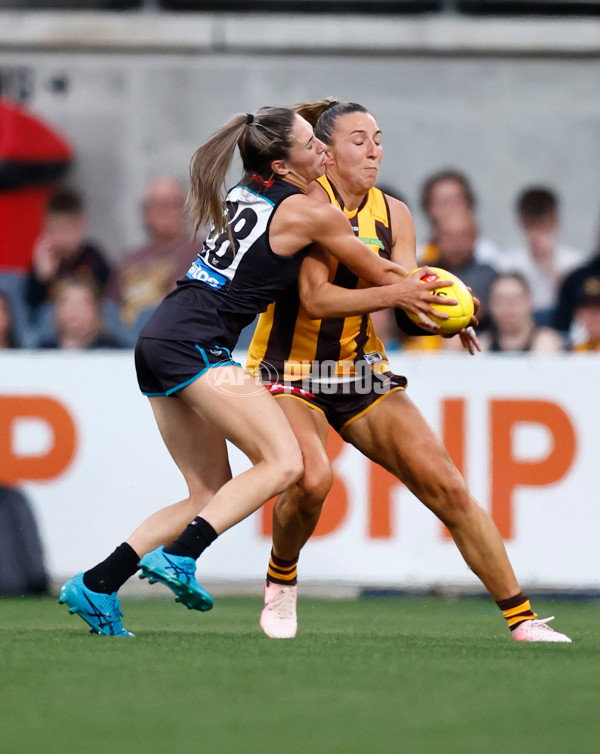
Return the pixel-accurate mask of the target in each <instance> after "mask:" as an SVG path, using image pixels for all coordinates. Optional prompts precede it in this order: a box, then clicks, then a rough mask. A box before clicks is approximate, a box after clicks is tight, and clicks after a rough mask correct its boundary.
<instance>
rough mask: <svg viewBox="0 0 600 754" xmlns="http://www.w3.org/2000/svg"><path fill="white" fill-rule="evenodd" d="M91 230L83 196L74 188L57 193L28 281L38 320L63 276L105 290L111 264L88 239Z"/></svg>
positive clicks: (29, 299)
mask: <svg viewBox="0 0 600 754" xmlns="http://www.w3.org/2000/svg"><path fill="white" fill-rule="evenodd" d="M87 231H88V221H87V218H86V215H85V211H84V207H83V201H82V199H81V196H80V195H79V194H78V193H77V192H76V191H73V190H71V189H61V190H59V191H58V192H56V193H55V194H54V195H53V196H52V197H51V198H50V200H49V201H48V204H47V207H46V215H45V220H44V228H43V231H42V234H41V235H40V236H39V238H38V239H37V240H36V242H35V245H34V248H33V258H32V266H31V269H30V271H29V274H28V276H27V280H26V282H25V299H26V301H27V304H28V306H29V310H30V313H31V315H32V319H33V320H34V321H35V320H36V319H37V317H38V315H39V310H40V307H41V306H42V304H44V303H46V302H49V301H51V299H52V297H53V293H54V286H55V284H56V283H57V281H59V280H61V279H62V278H65V277H77V278H81V279H84V280H90V281H94V283H95V284H96V286H97V288H98V290H99V291H100V293H103V292H104V289H105V287H106V283H107V281H108V278H109V274H110V267H109V265H108V262H107V261H106V259H105V257H104V254H103V253H102V251H101V250H100V249H99V248H98V247H97V246H96V245H94V244H93V243H91V242H90V241H88V240H86V235H87Z"/></svg>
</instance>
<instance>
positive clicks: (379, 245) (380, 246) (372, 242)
mask: <svg viewBox="0 0 600 754" xmlns="http://www.w3.org/2000/svg"><path fill="white" fill-rule="evenodd" d="M358 238H359V240H360V241H362V242H363V243H366V244H367V246H377V248H378V249H383V243H382V242H381V241H380V240H379V239H378V238H366V237H365V236H359V237H358Z"/></svg>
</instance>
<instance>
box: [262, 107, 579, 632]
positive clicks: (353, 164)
mask: <svg viewBox="0 0 600 754" xmlns="http://www.w3.org/2000/svg"><path fill="white" fill-rule="evenodd" d="M296 109H297V111H298V112H299V113H300V114H301V115H303V116H304V117H305V118H306V119H307V120H309V121H310V122H312V123H313V125H314V126H315V134H316V136H317V137H318V138H319V139H320V140H321V141H323V142H324V143H325V145H326V155H327V170H326V175H325V176H323V177H321V178H319V179H318V186H317V187H316V188H315V190H314V191H313V192H312V195H311V196H312V198H314V199H315V200H316V201H320V202H322V203H324V204H331V205H334V206H337V207H339V208H341V209H342V210H343V212H344V213H345V215H346V217H348V219H349V220H350V223H351V225H352V227H353V230H354V233H355V234H356V236H357V237H358V238H360V239H361V240H362V241H363V244H364V247H363V248H364V253H365V256H373V255H379V256H380V257H385V258H387V259H391V260H392V261H394V262H397V263H398V264H399V265H401V266H403V267H404V268H406V269H409V270H411V269H413V268H415V267H416V266H417V263H416V253H415V234H414V228H413V222H412V218H411V214H410V212H409V210H408V208H407V207H406V206H405V205H404V204H403V203H402V202H400V201H398V200H396V199H394V198H392V197H391V196H386V195H384V194H383V193H382V192H381V191H380V190H379V189H377V188H375V183H376V181H377V175H378V171H379V166H380V163H381V159H382V155H383V149H382V137H381V131H380V129H379V126H378V124H377V121H376V120H375V118H373V116H372V115H371V114H370V113H369V112H368V111H367V110H366V109H365V108H364V107H362V106H360V105H357V104H354V103H341V102H337V101H335V100H331V99H326V100H321V101H319V102H316V103H311V104H307V105H300V106H297V108H296ZM373 252H374V254H373ZM357 283H358V279H357V277H356V275H354V274H353V272H352V271H350V270H349V269H348V268H347V266H346V265H345V264H344V263H343V260H339V259H334V258H332V257H331V256H330V255H329V254H328V253H327V252H326V251H325V250H323V252H322V254H321V257H320V258H319V257H318V256H316V255H311V257H310V258H307V259H306V260H305V262H304V265H303V270H302V275H301V277H300V280H299V293H296V295H294V294H293V291H292V292H291V291H287V292H285V294H283V295H282V296H281V297H280V298H278V299H277V300H276V301H275V303H274V304H272V305H271V306H269V307H268V309H267V311H266V312H265V313H263V314H261V316H260V318H259V322H258V325H257V328H256V331H255V334H254V338H253V341H252V343H251V345H250V349H249V360H248V366H249V367H250V368H252V369H254V370H255V371H256V372H257V373H260V374H262V376H263V379H264V381H265V382H267V381H268V383H269V389H270V391H271V393H272V394H273V395H274V396H275V397H276V398H277V399H278V403H279V405H280V406H281V407H282V409H283V411H284V413H285V415H286V416H287V418H288V420H289V422H290V424H291V426H292V428H293V430H294V433H295V435H296V437H297V439H298V442H299V443H300V449H301V451H302V455H303V458H304V474H303V475H302V477H301V478H300V479H299V480H298V481H297V482H295V483H294V484H293V485H292V486H291V487H290V488H289V489H288V490H286V491H285V492H284V493H282V494H281V495H280V496H279V498H278V500H277V502H276V505H275V508H274V511H273V549H272V553H271V559H270V562H269V566H268V571H267V582H266V586H265V606H264V609H263V611H262V614H261V620H260V623H261V627H262V628H263V631H264V632H265V633H266V634H267V636H269V637H272V638H291V637H293V636H295V634H296V629H297V618H296V598H297V586H296V583H297V581H296V579H297V562H298V557H299V553H300V550H301V548H302V547H303V545H304V544H305V543H306V541H307V540H308V538H309V537H310V535H311V534H312V532H313V531H314V528H315V526H316V524H317V521H318V519H319V515H320V513H321V508H322V506H323V502H324V500H325V497H326V495H327V493H328V491H329V488H330V486H331V483H332V470H331V465H330V463H329V460H328V458H327V453H326V448H325V443H326V438H327V433H328V429H329V426H328V425H331V426H332V427H333V428H334V429H336V430H337V431H338V432H339V433H340V435H341V436H342V437H343V438H344V440H346V441H347V442H349V443H351V444H352V445H354V446H355V447H356V448H358V450H360V451H361V452H362V453H363V454H364V455H365V456H367V457H368V458H370V459H371V460H372V461H374V462H375V463H378V464H380V465H381V466H383V467H384V468H386V469H387V470H388V471H390V472H391V473H392V474H394V475H395V476H396V477H397V478H398V479H400V480H401V481H402V482H403V483H404V484H405V485H406V486H407V487H408V488H409V489H410V490H411V491H412V492H413V493H414V495H415V496H416V497H417V498H418V499H419V500H421V502H422V503H424V504H425V505H426V506H427V507H428V508H429V509H430V510H431V511H432V512H433V513H434V514H435V515H436V516H437V517H438V518H439V519H440V520H441V521H442V522H443V523H444V524H445V525H446V526H447V528H448V529H449V531H450V533H451V534H452V537H453V538H454V541H455V543H456V545H457V546H458V548H459V550H460V552H461V554H462V556H463V558H464V559H465V561H466V562H467V564H468V565H469V567H470V568H471V570H473V572H474V573H475V574H476V575H477V576H478V577H479V578H480V579H481V581H482V582H483V584H484V586H485V587H486V588H487V590H488V591H489V592H490V594H491V595H492V597H493V598H494V600H496V602H497V604H498V606H499V607H500V609H501V610H502V612H503V614H504V616H505V618H506V619H507V621H508V626H509V628H510V629H511V632H512V637H513V638H514V639H515V640H517V641H554V642H557V641H563V642H566V641H570V639H568V637H566V636H564V635H563V634H560V633H558V632H555V631H553V630H552V629H550V628H549V627H548V626H547V625H546V621H540V620H536V618H537V615H536V614H535V613H534V612H533V611H532V610H531V608H530V603H529V600H528V598H527V597H526V596H525V595H523V594H522V592H521V589H520V587H519V584H518V582H517V580H516V578H515V575H514V573H513V570H512V567H511V565H510V562H509V560H508V557H507V554H506V551H505V548H504V544H503V542H502V539H501V537H500V534H499V532H498V530H497V528H496V526H495V524H494V522H493V521H492V519H491V517H490V516H489V515H488V514H487V512H486V511H485V510H483V508H481V507H480V506H479V505H478V504H477V502H476V501H475V499H474V498H473V497H472V495H471V494H470V492H469V490H468V489H467V487H466V485H465V482H464V480H463V478H462V476H461V475H460V473H459V472H458V470H457V469H456V467H455V466H454V464H453V463H452V461H451V460H450V457H449V455H448V453H447V451H446V449H445V448H444V446H443V444H442V442H441V441H440V439H439V438H438V437H437V435H436V434H435V433H434V432H433V430H432V429H431V428H430V427H429V425H428V424H427V422H426V421H425V419H424V418H423V416H422V414H421V413H420V411H419V410H418V409H417V407H416V406H415V405H414V404H413V403H412V402H411V400H410V399H409V398H408V396H407V395H406V393H405V392H404V389H405V387H406V379H405V378H404V377H398V376H396V375H393V374H391V372H390V370H389V364H388V362H387V360H386V356H385V351H384V348H383V344H382V343H381V341H380V340H379V339H378V337H377V335H376V333H375V332H374V329H373V326H372V323H371V320H370V317H369V315H368V313H369V312H370V311H373V310H374V309H379V308H382V306H381V305H380V304H381V302H380V300H379V299H378V296H379V295H380V291H379V290H376V289H370V290H369V289H363V290H361V289H357ZM294 285H296V284H295V283H294ZM323 312H325V315H324V314H323ZM324 316H326V317H328V319H324V318H323V317H324ZM317 318H322V319H320V320H318V319H317ZM461 339H462V341H463V345H464V346H465V347H466V348H468V349H469V351H470V352H471V353H474V351H475V349H477V348H478V344H477V340H476V337H474V335H473V333H472V331H470V330H469V329H467V330H465V331H463V332H461ZM332 362H333V364H334V367H333V368H332ZM324 363H325V364H326V368H323V364H324ZM299 378H303V379H299ZM325 387H326V388H327V389H324V388H325Z"/></svg>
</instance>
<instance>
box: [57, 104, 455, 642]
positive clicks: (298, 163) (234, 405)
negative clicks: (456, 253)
mask: <svg viewBox="0 0 600 754" xmlns="http://www.w3.org/2000/svg"><path fill="white" fill-rule="evenodd" d="M236 146H237V147H238V148H239V152H240V156H241V159H242V163H243V167H244V170H245V176H244V179H243V181H242V182H241V183H240V185H238V186H236V187H235V188H233V189H232V190H231V191H230V192H229V193H228V195H227V199H226V203H225V202H224V200H223V187H224V182H225V180H226V175H227V171H228V170H229V168H230V165H231V162H232V158H233V155H234V153H235V150H236ZM324 161H325V154H324V148H323V144H322V143H321V142H320V141H319V140H318V139H316V138H315V137H314V135H313V130H312V127H311V126H310V125H309V123H308V122H307V121H306V120H304V119H303V118H302V117H300V116H299V115H297V114H295V113H294V112H293V111H291V110H288V109H283V108H263V109H261V110H259V111H258V112H257V113H256V114H248V115H238V116H236V117H234V118H233V119H232V120H230V121H229V122H228V123H226V124H225V125H224V126H223V127H222V128H221V129H220V130H219V131H218V132H217V133H216V134H215V135H214V136H213V137H212V138H211V139H209V140H208V141H207V142H206V143H204V144H203V145H202V146H201V147H200V148H199V149H198V150H197V151H196V153H195V155H194V158H193V160H192V166H191V189H190V204H191V211H192V215H193V217H194V220H195V224H196V229H198V228H199V227H201V226H204V225H205V224H207V223H208V222H209V221H211V222H212V230H211V232H210V234H209V236H208V238H207V241H206V243H205V245H204V248H203V251H202V252H201V253H200V255H199V256H198V258H197V259H196V261H195V262H194V263H193V264H192V266H191V268H190V270H189V271H188V273H187V276H186V277H185V278H184V279H183V280H180V281H179V283H178V285H177V288H176V289H175V290H174V291H173V292H172V293H170V294H169V295H168V296H167V297H166V298H165V299H164V300H163V302H162V303H161V304H160V305H159V307H158V308H157V310H156V311H155V312H154V314H153V315H152V317H151V318H150V320H149V321H148V323H147V324H146V326H145V327H144V328H143V330H142V332H141V334H140V337H139V340H138V343H137V346H136V351H135V363H136V371H137V376H138V383H139V386H140V389H141V391H142V393H144V395H147V396H148V397H149V399H150V403H151V406H152V410H153V412H154V416H155V419H156V422H157V424H158V428H159V430H160V433H161V436H162V438H163V440H164V442H165V444H166V446H167V449H168V450H169V453H170V454H171V456H172V457H173V460H174V461H175V463H176V464H177V466H178V467H179V469H180V470H181V472H182V474H183V476H184V478H185V481H186V483H187V485H188V488H189V497H188V498H187V499H186V500H183V501H180V502H179V503H176V504H175V505H173V506H170V507H168V508H166V509H163V510H161V511H159V512H157V513H156V514H154V516H151V517H150V519H149V520H148V521H146V522H145V523H144V524H142V526H141V527H140V528H139V529H138V530H136V532H134V534H133V535H132V536H131V537H130V538H129V540H128V541H127V542H125V543H123V544H121V545H120V546H119V547H118V548H117V549H116V550H115V552H114V553H112V554H111V555H110V556H109V557H108V558H107V559H106V560H105V561H103V562H102V563H100V564H98V565H97V566H96V567H94V568H92V569H91V570H89V571H86V572H85V573H82V574H78V575H77V576H75V577H74V578H72V579H71V580H69V581H68V582H67V583H66V584H65V585H63V587H62V589H61V595H60V602H61V603H65V604H67V605H68V606H69V607H70V610H71V612H72V613H77V614H78V615H80V616H81V617H82V618H83V619H84V620H85V621H86V622H87V623H88V624H89V625H90V626H91V629H92V631H93V632H96V633H103V634H110V635H123V636H125V635H130V633H129V632H128V631H126V630H125V628H124V627H123V624H122V622H121V616H120V612H119V602H118V600H117V596H116V592H117V590H118V588H119V587H120V586H121V585H122V584H123V583H124V581H125V580H126V579H127V578H128V577H129V576H131V575H133V573H135V571H136V570H137V568H138V562H139V561H140V557H141V556H142V555H144V557H143V558H142V560H141V563H140V566H141V568H142V573H143V575H144V576H147V577H148V578H150V579H151V580H152V581H156V580H158V581H162V582H164V583H165V584H167V585H168V586H170V587H171V589H173V591H174V592H175V594H176V596H177V599H178V600H180V601H182V602H184V603H185V604H187V605H188V607H193V608H197V609H200V610H207V609H209V608H210V607H211V606H212V598H211V597H210V595H209V594H208V593H207V592H206V591H205V590H204V589H203V588H202V587H201V586H200V585H199V584H198V583H197V582H196V580H195V576H194V574H195V570H196V559H197V558H198V557H199V556H200V554H201V553H202V552H203V550H204V549H205V548H206V547H208V545H209V544H211V542H212V541H214V539H215V538H216V537H217V536H218V535H219V534H221V533H222V532H223V531H225V530H226V529H228V528H229V527H231V526H233V525H234V524H235V523H237V522H238V521H240V520H242V519H243V518H245V517H246V516H248V515H249V514H250V513H252V512H253V511H254V510H256V509H257V508H258V507H259V506H260V505H262V504H263V503H264V502H265V501H266V500H268V499H269V498H270V497H271V496H273V495H275V494H277V493H279V492H281V491H282V490H284V489H286V488H288V487H290V485H293V484H294V483H295V482H296V481H298V479H299V478H300V477H301V475H302V470H303V463H302V455H301V452H300V449H299V447H298V442H297V440H296V439H295V437H294V434H293V432H292V430H291V428H290V426H289V424H288V422H287V421H286V419H285V415H284V413H283V412H282V410H281V408H280V407H279V405H278V404H277V402H276V401H274V400H273V398H272V397H271V396H270V395H269V392H268V391H267V390H266V389H265V388H263V387H262V386H260V385H257V383H256V380H255V379H254V378H252V377H251V376H250V375H249V374H248V373H246V372H245V371H244V370H243V369H242V368H241V366H240V365H239V364H238V363H236V362H235V361H234V360H233V358H232V355H231V351H232V349H233V347H234V346H235V344H236V341H237V338H238V336H239V333H240V331H241V330H242V328H243V327H244V326H245V325H247V324H248V323H249V322H251V321H252V320H253V319H254V316H255V315H256V314H257V313H258V312H260V311H262V310H264V309H265V308H266V306H267V305H268V304H269V303H270V302H271V301H273V300H274V299H275V298H276V297H277V295H278V294H279V293H281V292H282V291H283V290H285V289H287V287H288V286H289V285H290V284H292V283H293V282H294V281H295V280H296V278H297V275H298V270H299V269H300V265H301V262H302V259H303V258H304V257H305V255H306V251H307V250H308V247H309V246H310V245H311V244H313V243H314V242H318V243H320V244H322V245H323V247H324V248H326V249H327V250H328V252H329V253H331V254H332V255H333V256H335V257H339V258H340V259H342V260H343V261H344V263H345V264H346V265H347V266H348V267H349V268H350V269H352V270H353V271H354V272H355V273H356V274H358V275H360V276H361V277H363V278H364V279H366V280H368V281H369V282H370V283H373V284H375V285H379V284H383V283H394V281H397V282H395V283H394V284H393V285H391V286H389V288H390V289H391V291H392V293H393V296H394V297H395V299H396V301H395V303H396V305H402V306H406V307H409V308H411V309H412V310H413V311H414V312H415V313H417V314H419V315H420V316H421V317H422V318H423V321H424V322H425V323H427V322H429V324H430V326H431V328H432V330H433V329H435V327H434V325H433V323H432V322H431V321H430V320H428V314H435V310H434V309H432V307H431V304H432V303H436V302H437V303H441V302H443V299H442V298H440V297H438V296H436V295H434V294H432V293H431V292H430V291H431V290H433V289H434V287H435V286H434V285H431V286H423V285H422V284H420V283H419V281H418V280H414V279H410V278H408V279H405V277H404V272H405V271H404V270H402V269H400V268H399V267H398V266H397V265H396V264H394V263H392V262H390V261H387V260H384V259H383V258H382V259H378V258H377V257H376V256H375V255H368V256H366V255H365V254H364V250H363V245H362V243H361V242H360V241H359V240H357V239H356V238H355V237H354V235H353V234H352V231H351V229H350V227H349V224H348V221H347V220H346V218H345V217H344V214H343V213H342V212H341V211H340V210H339V209H337V208H334V207H332V206H329V205H324V204H318V203H317V202H314V201H313V200H312V199H311V198H310V197H308V196H307V195H306V193H305V191H306V189H307V188H308V186H309V185H310V184H311V183H312V182H313V181H314V180H315V179H316V178H318V177H319V176H320V175H322V174H323V172H324V170H325V165H324ZM438 285H439V284H438ZM226 439H227V440H230V441H231V442H232V443H233V444H235V445H236V446H237V447H238V448H240V449H241V450H242V451H243V452H244V453H245V454H246V455H247V456H248V458H249V459H250V460H251V462H252V464H253V465H252V467H251V468H250V469H249V470H247V471H245V472H244V473H242V474H240V475H239V476H237V477H235V478H233V479H231V474H230V470H229V464H228V460H227V450H226V444H225V440H226ZM200 511H202V516H199V515H198V514H199V512H200ZM190 521H191V523H189V525H188V526H187V527H186V528H185V529H184V531H182V529H183V527H184V526H185V524H187V523H188V522H190ZM177 535H179V536H177ZM174 537H177V538H176V539H174ZM165 544H168V546H167V547H166V548H163V547H162V545H165ZM158 545H161V546H160V547H157V546H158Z"/></svg>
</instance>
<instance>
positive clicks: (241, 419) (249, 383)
mask: <svg viewBox="0 0 600 754" xmlns="http://www.w3.org/2000/svg"><path fill="white" fill-rule="evenodd" d="M180 396H181V399H182V400H183V401H185V402H186V403H187V404H188V405H189V406H190V407H191V408H193V409H194V411H196V412H197V413H198V415H199V416H200V417H202V419H204V420H205V421H206V422H207V423H208V424H211V425H212V426H214V427H216V428H217V429H218V430H219V431H220V432H221V433H222V434H223V435H224V436H225V437H226V438H227V439H228V440H230V441H231V442H232V443H233V444H234V445H236V446H237V447H238V448H239V449H240V450H242V451H243V452H244V453H245V454H246V455H247V456H248V458H249V459H250V460H251V461H252V463H258V462H259V461H262V460H269V461H271V460H276V461H282V462H290V464H291V465H293V462H295V461H296V460H297V459H300V451H299V448H298V442H297V441H296V438H295V437H294V433H293V432H292V429H291V427H290V424H289V422H288V421H287V419H286V418H285V415H284V413H283V411H282V410H281V408H280V407H279V406H278V405H277V402H276V401H275V399H274V398H273V396H272V395H271V394H270V393H269V391H268V390H267V389H266V388H265V387H264V386H263V385H260V384H259V383H258V382H257V381H256V380H255V378H254V377H252V376H251V375H250V374H248V373H247V372H246V371H245V370H243V369H241V368H240V367H236V366H224V367H217V368H213V369H209V370H208V371H207V372H205V373H204V374H203V375H202V376H201V377H200V378H198V379H197V380H195V381H194V382H192V383H191V384H190V385H188V386H187V387H185V388H184V389H183V390H181V391H180Z"/></svg>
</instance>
